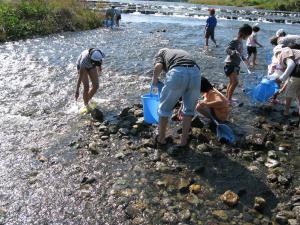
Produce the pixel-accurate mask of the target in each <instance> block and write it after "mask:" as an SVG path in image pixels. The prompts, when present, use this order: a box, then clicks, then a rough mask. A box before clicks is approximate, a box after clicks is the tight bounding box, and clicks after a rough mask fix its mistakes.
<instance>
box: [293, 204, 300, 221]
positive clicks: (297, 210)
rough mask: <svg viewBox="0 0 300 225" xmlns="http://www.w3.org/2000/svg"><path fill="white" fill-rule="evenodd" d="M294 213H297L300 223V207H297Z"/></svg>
mask: <svg viewBox="0 0 300 225" xmlns="http://www.w3.org/2000/svg"><path fill="white" fill-rule="evenodd" d="M293 212H294V213H295V215H296V218H297V220H299V221H300V206H295V207H294V208H293Z"/></svg>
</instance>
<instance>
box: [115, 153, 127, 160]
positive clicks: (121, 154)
mask: <svg viewBox="0 0 300 225" xmlns="http://www.w3.org/2000/svg"><path fill="white" fill-rule="evenodd" d="M124 157H125V154H124V153H123V152H119V153H117V154H115V158H116V159H123V158H124Z"/></svg>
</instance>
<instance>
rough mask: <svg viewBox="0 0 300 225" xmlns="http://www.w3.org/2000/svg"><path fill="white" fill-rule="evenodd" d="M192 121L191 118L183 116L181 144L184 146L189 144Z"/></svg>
mask: <svg viewBox="0 0 300 225" xmlns="http://www.w3.org/2000/svg"><path fill="white" fill-rule="evenodd" d="M191 121H192V117H191V116H183V122H182V135H181V143H180V144H181V145H182V146H184V145H186V144H187V141H188V135H189V130H190V127H191Z"/></svg>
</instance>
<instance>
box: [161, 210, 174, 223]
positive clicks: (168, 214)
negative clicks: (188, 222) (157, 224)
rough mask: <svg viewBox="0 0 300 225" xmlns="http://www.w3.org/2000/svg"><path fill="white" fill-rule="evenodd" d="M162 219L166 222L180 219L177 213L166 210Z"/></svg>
mask: <svg viewBox="0 0 300 225" xmlns="http://www.w3.org/2000/svg"><path fill="white" fill-rule="evenodd" d="M162 221H163V222H165V223H177V222H178V219H177V216H176V214H175V213H171V212H166V213H164V216H163V218H162Z"/></svg>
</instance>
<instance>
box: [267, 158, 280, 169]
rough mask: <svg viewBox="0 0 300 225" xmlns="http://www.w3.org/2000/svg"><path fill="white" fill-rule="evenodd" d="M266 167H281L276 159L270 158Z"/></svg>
mask: <svg viewBox="0 0 300 225" xmlns="http://www.w3.org/2000/svg"><path fill="white" fill-rule="evenodd" d="M265 166H266V167H268V168H275V167H278V166H280V162H278V161H277V160H275V159H270V158H268V159H267V162H266V163H265Z"/></svg>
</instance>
